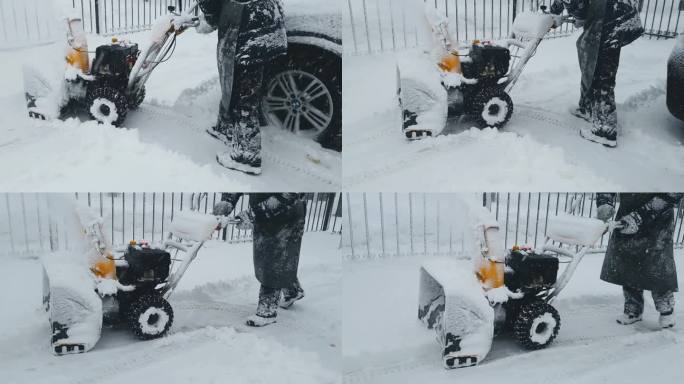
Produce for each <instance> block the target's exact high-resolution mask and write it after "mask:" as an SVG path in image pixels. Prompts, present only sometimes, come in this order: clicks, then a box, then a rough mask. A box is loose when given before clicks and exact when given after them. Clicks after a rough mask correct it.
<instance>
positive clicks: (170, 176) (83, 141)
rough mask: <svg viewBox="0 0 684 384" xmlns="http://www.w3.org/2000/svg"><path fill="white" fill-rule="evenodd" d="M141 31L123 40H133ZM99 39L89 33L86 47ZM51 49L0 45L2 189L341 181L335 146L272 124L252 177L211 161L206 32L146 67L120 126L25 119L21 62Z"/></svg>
mask: <svg viewBox="0 0 684 384" xmlns="http://www.w3.org/2000/svg"><path fill="white" fill-rule="evenodd" d="M147 35H148V32H140V33H136V34H130V35H126V36H124V37H123V38H125V39H127V40H131V41H135V42H142V41H144V39H146V38H147ZM106 41H107V40H106V38H102V37H98V36H89V47H90V48H91V49H92V50H94V48H95V47H97V46H98V45H100V44H104V43H106ZM56 44H60V45H59V46H60V47H61V44H63V41H59V42H58V43H56ZM56 48H57V45H55V44H53V45H46V46H39V47H31V48H25V49H16V50H4V51H0V63H1V64H0V163H1V164H5V165H7V164H12V166H11V167H10V166H3V167H0V179H2V180H3V182H2V189H3V190H5V191H51V192H54V191H74V190H89V191H110V190H123V189H125V190H127V191H129V190H130V191H139V190H148V191H150V190H157V191H159V190H175V191H180V190H185V191H190V190H196V189H198V187H200V188H201V189H209V190H226V189H230V190H242V191H260V190H297V191H318V190H336V189H338V188H339V186H340V185H341V180H340V179H341V174H342V159H341V155H340V154H339V153H338V152H334V151H330V150H326V149H323V148H321V147H320V145H318V144H317V143H315V142H314V141H313V140H312V139H311V137H306V135H301V136H295V135H292V134H290V133H289V132H285V131H282V130H279V129H277V128H275V127H266V128H264V132H263V135H262V138H263V147H264V148H263V156H264V158H263V173H262V175H261V176H259V177H253V176H248V175H244V174H242V173H240V172H235V171H230V170H227V169H225V168H223V167H221V166H220V165H218V163H217V162H216V160H215V158H216V154H217V152H219V151H223V150H226V147H225V145H223V144H222V143H220V142H218V141H216V140H214V139H213V138H211V137H210V136H209V135H207V134H206V133H205V132H204V130H205V129H206V128H207V127H210V126H212V125H213V124H214V123H215V119H216V115H217V111H218V103H219V100H220V95H221V93H220V89H219V84H218V74H217V69H216V36H215V33H214V34H211V35H199V34H197V33H195V31H194V30H190V31H188V32H187V33H185V34H183V35H181V36H180V37H179V39H178V43H177V47H176V50H175V53H174V55H173V57H172V58H171V59H170V60H169V61H168V62H166V63H164V64H162V65H160V66H159V67H158V68H157V69H156V71H155V73H153V74H152V76H151V78H150V80H149V82H148V84H147V86H146V88H147V98H146V101H145V103H143V105H142V106H141V108H140V109H139V110H137V111H132V112H131V113H129V115H128V117H127V120H126V122H125V127H126V128H125V129H119V128H115V127H112V126H104V125H98V124H96V123H93V122H90V121H88V122H80V121H77V120H74V119H72V120H70V121H65V122H62V121H53V122H43V121H36V120H32V119H29V118H28V116H27V112H26V106H25V101H24V90H23V82H22V70H21V69H22V65H23V63H24V62H25V61H28V62H33V63H34V64H35V63H38V62H41V61H47V62H50V61H51V60H52V59H53V58H54V57H55V50H56ZM57 57H59V56H57Z"/></svg>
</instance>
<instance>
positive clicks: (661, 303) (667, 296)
mask: <svg viewBox="0 0 684 384" xmlns="http://www.w3.org/2000/svg"><path fill="white" fill-rule="evenodd" d="M651 296H653V303H654V304H655V307H656V310H657V311H658V313H660V318H659V322H660V326H661V327H662V328H672V327H674V325H675V318H674V305H675V298H674V293H673V292H672V291H663V292H658V291H652V292H651Z"/></svg>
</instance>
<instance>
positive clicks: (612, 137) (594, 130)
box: [579, 125, 617, 148]
mask: <svg viewBox="0 0 684 384" xmlns="http://www.w3.org/2000/svg"><path fill="white" fill-rule="evenodd" d="M579 134H580V136H582V137H583V138H585V139H587V140H589V141H593V142H594V143H599V144H603V145H604V146H606V147H609V148H615V147H617V131H616V130H615V129H605V128H604V127H603V126H597V125H594V126H593V127H581V128H580V130H579Z"/></svg>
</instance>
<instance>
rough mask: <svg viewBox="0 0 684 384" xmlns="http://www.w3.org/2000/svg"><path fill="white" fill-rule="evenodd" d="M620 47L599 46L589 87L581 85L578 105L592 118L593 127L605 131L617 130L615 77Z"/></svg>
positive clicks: (618, 63)
mask: <svg viewBox="0 0 684 384" xmlns="http://www.w3.org/2000/svg"><path fill="white" fill-rule="evenodd" d="M620 51H621V49H620V48H607V47H606V48H601V49H600V50H599V57H598V62H597V63H596V69H595V71H594V77H593V81H592V83H591V86H590V87H588V88H587V87H586V86H585V85H584V83H582V85H581V90H580V102H579V107H580V108H581V109H582V110H584V111H585V112H586V113H589V114H590V115H591V118H592V122H593V124H594V127H595V128H597V129H600V130H603V131H606V132H611V133H612V132H614V131H615V130H617V111H616V107H615V79H616V76H617V71H618V66H619V65H620Z"/></svg>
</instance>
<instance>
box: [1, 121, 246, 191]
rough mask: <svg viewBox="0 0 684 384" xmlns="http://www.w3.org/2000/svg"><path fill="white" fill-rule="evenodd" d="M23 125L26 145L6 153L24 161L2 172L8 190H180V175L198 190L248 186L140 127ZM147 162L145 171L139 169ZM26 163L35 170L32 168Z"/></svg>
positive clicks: (10, 159)
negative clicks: (147, 136) (142, 134)
mask: <svg viewBox="0 0 684 384" xmlns="http://www.w3.org/2000/svg"><path fill="white" fill-rule="evenodd" d="M23 129H27V130H28V131H27V132H25V133H24V137H25V139H24V140H25V141H24V145H22V146H13V147H8V148H5V149H4V150H3V151H2V153H0V159H1V160H0V162H2V163H3V164H20V165H22V166H21V167H3V168H2V170H1V171H0V177H1V178H2V179H3V180H5V183H4V186H5V189H6V190H8V191H27V190H33V191H43V190H48V191H53V192H54V191H65V192H66V191H69V192H70V191H73V189H74V186H78V185H85V184H87V185H88V186H89V189H90V190H91V191H97V190H99V191H112V190H121V189H122V188H123V189H129V190H135V191H138V190H143V189H144V190H178V188H179V185H180V184H179V183H178V180H183V183H182V185H185V186H186V187H187V188H189V189H193V190H194V189H196V186H198V185H202V186H203V187H205V188H207V189H221V188H226V187H231V188H234V189H237V190H239V189H245V188H246V186H245V185H244V184H241V183H238V182H236V181H234V180H231V179H230V178H229V177H228V176H227V175H217V174H216V173H215V172H214V171H213V170H212V169H211V167H210V166H209V165H203V166H201V165H198V164H195V163H194V162H192V160H191V159H189V158H188V157H187V156H185V155H181V154H179V153H176V152H171V151H169V150H166V149H164V148H162V147H160V146H159V145H156V144H146V143H143V142H141V141H140V138H139V132H138V130H136V129H119V128H116V127H113V126H111V125H101V124H98V123H96V122H94V121H88V122H84V123H81V122H79V121H78V120H75V119H69V120H67V121H59V120H57V121H51V122H42V121H36V122H33V123H32V126H31V127H30V128H29V127H27V128H23ZM46 138H49V140H45V139H46ZM56 148H58V149H60V150H59V151H55V149H56ZM75 148H78V149H77V150H74V149H75ZM27 154H41V156H39V157H38V156H27ZM143 165H144V169H145V171H139V170H140V169H141V168H140V167H141V166H143ZM26 167H28V168H29V169H30V170H31V171H30V172H26V171H27V169H26ZM124 180H126V182H125V183H124V182H123V181H124ZM212 186H213V187H212Z"/></svg>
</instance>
